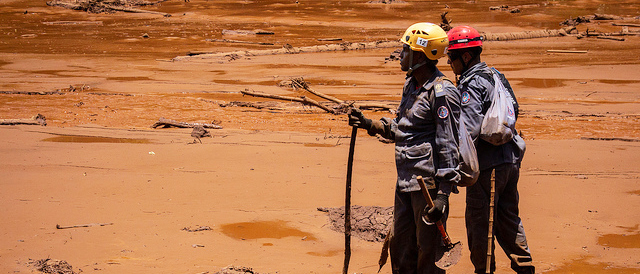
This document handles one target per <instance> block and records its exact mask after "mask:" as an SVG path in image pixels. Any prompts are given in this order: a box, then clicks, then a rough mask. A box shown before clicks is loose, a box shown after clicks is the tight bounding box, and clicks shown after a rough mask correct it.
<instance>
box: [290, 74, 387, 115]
mask: <svg viewBox="0 0 640 274" xmlns="http://www.w3.org/2000/svg"><path fill="white" fill-rule="evenodd" d="M291 84H292V86H293V87H294V88H300V89H304V90H305V91H308V92H310V93H311V94H313V95H315V96H318V97H320V98H323V99H326V100H329V101H332V102H334V103H336V104H338V105H340V107H343V106H351V105H353V106H354V107H357V108H359V109H372V108H380V109H385V110H391V109H395V108H396V107H395V106H393V105H390V104H385V103H374V102H370V103H366V102H365V103H363V102H357V103H356V102H352V103H347V102H345V101H343V100H340V99H338V98H336V97H333V96H330V95H326V94H324V93H321V92H318V91H315V90H313V89H311V87H309V84H308V83H307V82H305V81H304V79H303V78H302V77H300V78H292V79H291Z"/></svg>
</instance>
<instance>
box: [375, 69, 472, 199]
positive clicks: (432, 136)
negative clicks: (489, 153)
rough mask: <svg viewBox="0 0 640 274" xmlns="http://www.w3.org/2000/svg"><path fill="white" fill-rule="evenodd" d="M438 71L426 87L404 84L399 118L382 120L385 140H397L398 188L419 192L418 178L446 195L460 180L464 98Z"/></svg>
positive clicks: (410, 81) (413, 81)
mask: <svg viewBox="0 0 640 274" xmlns="http://www.w3.org/2000/svg"><path fill="white" fill-rule="evenodd" d="M444 78H445V77H444V75H443V74H442V72H440V71H436V72H435V73H434V75H433V76H432V77H431V79H429V80H428V81H427V82H426V83H425V84H424V85H423V86H417V81H416V80H415V79H414V77H408V78H407V81H406V82H405V84H404V88H403V93H402V100H401V102H400V106H399V107H398V113H397V116H396V118H395V119H393V120H390V119H385V118H383V119H382V122H383V124H384V127H385V130H384V132H383V133H382V134H381V135H382V136H383V137H385V138H387V139H390V140H393V141H395V150H396V152H395V155H396V169H397V172H398V181H397V188H398V190H399V191H401V192H410V191H419V190H420V186H419V185H418V182H417V180H416V176H418V175H421V176H422V177H424V178H425V180H426V181H427V183H428V186H427V187H428V188H429V189H433V188H440V189H441V190H443V191H444V192H445V193H447V194H448V193H449V192H450V191H451V186H452V185H454V184H456V183H457V182H458V181H459V180H460V176H459V175H458V172H457V167H458V157H459V156H458V122H457V121H458V116H459V114H460V97H459V93H458V91H457V89H456V87H455V86H454V85H453V83H451V82H450V81H448V80H444Z"/></svg>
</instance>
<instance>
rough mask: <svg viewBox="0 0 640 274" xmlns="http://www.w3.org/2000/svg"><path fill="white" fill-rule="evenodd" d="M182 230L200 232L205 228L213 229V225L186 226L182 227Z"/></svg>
mask: <svg viewBox="0 0 640 274" xmlns="http://www.w3.org/2000/svg"><path fill="white" fill-rule="evenodd" d="M182 230H184V231H187V232H198V231H205V230H212V229H211V227H208V226H199V227H197V228H191V227H185V228H182Z"/></svg>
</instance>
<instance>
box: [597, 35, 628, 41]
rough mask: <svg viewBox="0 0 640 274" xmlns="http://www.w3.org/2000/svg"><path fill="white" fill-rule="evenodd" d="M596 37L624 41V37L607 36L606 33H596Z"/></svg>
mask: <svg viewBox="0 0 640 274" xmlns="http://www.w3.org/2000/svg"><path fill="white" fill-rule="evenodd" d="M596 38H597V39H607V40H615V41H624V38H620V37H613V36H608V35H598V36H596Z"/></svg>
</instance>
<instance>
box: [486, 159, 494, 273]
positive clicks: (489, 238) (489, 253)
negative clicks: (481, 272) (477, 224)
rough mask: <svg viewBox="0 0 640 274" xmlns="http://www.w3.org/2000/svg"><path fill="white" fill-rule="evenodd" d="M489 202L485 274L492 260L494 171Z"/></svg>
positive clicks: (489, 271) (489, 268) (488, 271)
mask: <svg viewBox="0 0 640 274" xmlns="http://www.w3.org/2000/svg"><path fill="white" fill-rule="evenodd" d="M490 193H491V194H490V195H491V196H490V201H489V233H488V235H487V243H488V244H487V268H486V269H485V272H486V273H487V274H489V273H492V272H491V261H492V259H493V211H494V205H495V195H496V170H495V169H494V170H493V171H491V189H490Z"/></svg>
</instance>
